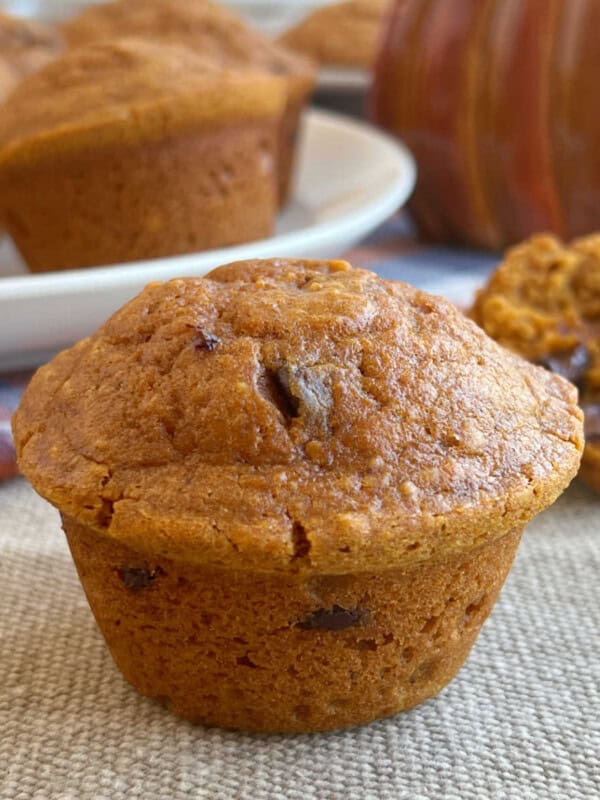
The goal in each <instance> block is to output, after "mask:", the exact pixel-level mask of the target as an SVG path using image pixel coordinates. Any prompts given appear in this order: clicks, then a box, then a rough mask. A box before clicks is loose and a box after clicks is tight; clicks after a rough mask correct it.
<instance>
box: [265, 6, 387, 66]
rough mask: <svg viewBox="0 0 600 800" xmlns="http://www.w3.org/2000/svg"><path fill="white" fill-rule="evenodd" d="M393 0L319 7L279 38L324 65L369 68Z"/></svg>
mask: <svg viewBox="0 0 600 800" xmlns="http://www.w3.org/2000/svg"><path fill="white" fill-rule="evenodd" d="M390 2H391V0H344V2H342V3H334V4H332V5H326V6H323V7H321V8H317V9H316V10H315V11H313V12H312V13H311V14H309V15H308V16H307V17H305V18H304V19H303V20H302V21H301V22H300V23H298V25H296V26H295V27H294V28H291V29H290V30H288V31H286V32H285V33H284V34H283V35H282V36H280V38H279V42H280V43H281V44H284V45H287V46H288V47H290V48H291V49H293V50H296V51H298V52H300V53H303V54H304V55H307V56H310V57H311V58H313V59H314V60H315V61H317V62H318V63H319V64H321V65H332V66H340V65H343V66H349V67H364V68H369V67H371V66H372V65H373V63H374V61H375V57H376V55H377V46H378V44H379V39H380V35H381V29H382V26H383V18H384V14H385V11H386V9H387V8H388V6H389V5H390Z"/></svg>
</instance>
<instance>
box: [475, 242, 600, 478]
mask: <svg viewBox="0 0 600 800" xmlns="http://www.w3.org/2000/svg"><path fill="white" fill-rule="evenodd" d="M471 316H472V317H473V319H474V320H475V321H476V322H477V323H478V324H479V325H480V326H481V327H482V328H483V329H484V330H485V332H486V333H487V334H488V335H489V336H491V337H492V338H494V339H496V341H498V342H499V343H500V344H502V345H504V346H505V347H508V348H509V349H510V350H513V351H514V352H516V353H519V354H520V355H522V356H524V357H525V358H528V359H529V360H530V361H533V362H534V363H539V364H542V365H544V366H546V367H547V368H548V369H551V370H553V371H555V372H558V373H559V374H562V375H564V377H567V378H569V379H570V380H571V381H572V382H573V383H575V384H576V385H577V386H578V387H579V389H580V392H581V405H582V407H583V409H584V412H585V429H586V448H585V453H584V457H583V462H582V467H581V476H582V477H583V478H584V480H585V481H586V482H587V483H589V484H590V485H591V486H592V487H593V488H595V489H596V490H600V236H599V235H594V236H588V237H586V238H583V239H578V240H575V241H574V242H572V243H571V244H570V245H563V244H562V243H561V242H560V241H558V239H555V238H554V237H552V236H535V237H533V238H531V239H529V240H527V241H526V242H524V243H523V244H520V245H518V246H517V247H514V248H512V249H511V250H509V251H508V253H507V255H506V257H505V259H504V261H503V262H502V263H501V264H500V266H499V267H498V269H497V270H496V271H495V272H494V274H493V275H492V277H491V278H490V280H489V281H488V283H487V285H486V286H485V287H484V288H483V289H482V290H481V291H480V292H479V293H478V295H477V298H476V300H475V304H474V306H473V309H472V311H471Z"/></svg>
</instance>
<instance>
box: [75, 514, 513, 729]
mask: <svg viewBox="0 0 600 800" xmlns="http://www.w3.org/2000/svg"><path fill="white" fill-rule="evenodd" d="M63 527H64V530H65V533H66V535H67V539H68V542H69V546H70V548H71V552H72V554H73V558H74V560H75V564H76V566H77V570H78V572H79V577H80V579H81V582H82V585H83V588H84V590H85V592H86V595H87V598H88V601H89V603H90V606H91V608H92V611H93V613H94V615H95V617H96V620H97V622H98V625H99V627H100V629H101V631H102V633H103V635H104V637H105V639H106V642H107V644H108V646H109V648H110V651H111V653H112V656H113V658H114V660H115V662H116V664H117V666H118V667H119V669H120V670H121V672H122V673H123V675H124V676H125V678H126V679H127V680H128V681H129V682H130V683H131V684H132V685H133V686H134V687H135V688H136V689H137V690H138V691H139V692H140V693H141V694H143V695H145V696H147V697H151V698H154V699H156V700H158V701H160V702H161V703H163V704H164V705H166V706H167V707H168V708H169V710H170V711H172V712H174V713H175V714H178V715H180V716H182V717H185V718H186V719H189V720H192V721H193V722H198V723H203V724H205V725H209V726H218V727H223V728H234V729H243V730H249V731H263V732H311V731H319V730H331V729H335V728H344V727H348V726H352V725H358V724H361V723H365V722H369V721H371V720H374V719H376V718H379V717H385V716H388V715H391V714H394V713H396V712H398V711H402V710H405V709H408V708H411V707H412V706H415V705H417V704H418V703H420V702H422V701H423V700H425V699H426V698H428V697H431V696H432V695H434V694H436V693H437V692H439V691H440V689H442V688H443V687H444V686H445V685H446V684H447V683H448V682H449V681H450V680H451V679H452V678H453V677H454V675H455V674H456V673H457V671H458V670H459V668H460V666H461V665H462V663H463V662H464V660H465V658H466V657H467V655H468V653H469V650H470V649H471V646H472V644H473V642H474V641H475V639H476V638H477V635H478V633H479V630H480V628H481V626H482V624H483V622H484V620H485V619H486V617H487V615H488V614H489V612H490V610H491V608H492V605H493V604H494V601H495V600H496V597H497V595H498V592H499V591H500V588H501V587H502V584H503V582H504V579H505V577H506V575H507V573H508V571H509V569H510V566H511V563H512V561H513V558H514V555H515V552H516V549H517V546H518V543H519V540H520V537H521V531H520V530H515V531H512V532H511V533H509V534H506V535H504V536H503V537H501V538H499V539H496V540H494V541H492V542H489V543H488V544H486V545H484V546H482V547H480V548H478V549H477V550H474V551H471V552H469V553H467V554H461V555H458V556H455V557H453V558H452V559H448V560H445V561H442V562H438V563H431V562H429V561H427V562H423V563H420V564H417V565H416V566H415V567H413V568H412V569H410V570H394V569H391V570H388V571H386V572H378V573H373V572H371V573H364V574H363V573H361V574H358V573H357V574H353V575H338V576H308V575H304V576H303V575H302V574H301V573H298V574H275V573H269V574H267V573H263V574H258V573H247V572H239V571H227V572H226V571H223V570H220V571H219V570H214V569H208V568H201V567H198V566H195V567H192V566H187V565H184V564H180V563H175V562H172V561H169V560H166V559H160V560H158V561H149V560H148V559H147V558H146V557H144V556H141V555H139V554H136V553H135V552H133V551H132V550H130V549H128V548H126V547H124V546H122V545H121V544H119V543H118V542H115V541H114V540H111V539H110V538H109V537H107V536H104V535H102V534H100V533H97V532H96V531H94V530H92V529H90V528H88V527H86V526H83V525H81V524H79V523H77V522H76V521H75V520H73V519H71V518H69V517H66V516H63Z"/></svg>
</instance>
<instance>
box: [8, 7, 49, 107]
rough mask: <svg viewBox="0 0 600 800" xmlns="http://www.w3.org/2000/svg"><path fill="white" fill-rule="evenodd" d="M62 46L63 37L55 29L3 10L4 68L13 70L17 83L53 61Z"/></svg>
mask: <svg viewBox="0 0 600 800" xmlns="http://www.w3.org/2000/svg"><path fill="white" fill-rule="evenodd" d="M62 49H63V38H62V36H61V34H60V33H59V32H58V31H57V30H55V29H54V28H51V27H49V26H47V25H42V24H41V23H39V22H33V21H32V20H26V19H19V18H17V17H10V16H8V15H7V14H2V13H0V70H2V72H4V71H5V70H10V71H11V72H12V73H13V75H14V79H15V82H16V81H17V80H18V79H19V78H21V77H22V76H24V75H28V74H29V73H30V72H35V71H36V70H38V69H40V67H43V66H44V64H47V63H48V61H52V60H53V59H54V58H56V57H57V56H58V55H59V53H60V52H61V50H62ZM1 92H2V88H1V86H0V93H1ZM1 96H2V95H1V94H0V97H1Z"/></svg>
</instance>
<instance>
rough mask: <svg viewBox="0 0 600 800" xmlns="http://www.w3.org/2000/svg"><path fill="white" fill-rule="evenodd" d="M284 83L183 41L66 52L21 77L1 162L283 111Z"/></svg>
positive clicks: (4, 126)
mask: <svg viewBox="0 0 600 800" xmlns="http://www.w3.org/2000/svg"><path fill="white" fill-rule="evenodd" d="M284 103H285V82H284V81H283V80H282V79H280V78H277V77H275V76H272V75H268V74H266V73H250V72H248V71H241V70H234V69H229V70H223V69H221V68H219V67H217V66H216V65H215V64H214V63H211V62H210V61H208V60H206V59H204V58H202V57H201V56H198V55H197V54H195V53H193V52H192V51H191V50H188V49H187V48H186V47H183V46H179V45H166V44H159V43H157V42H151V41H145V40H138V39H122V40H116V41H111V42H101V43H98V44H95V45H90V46H89V47H87V48H82V49H80V50H73V51H71V52H68V53H67V54H66V55H64V56H63V57H62V58H60V59H58V60H56V61H53V62H52V63H51V64H48V65H47V66H46V67H44V68H43V69H42V70H41V71H39V72H37V73H36V74H35V75H31V76H30V77H29V78H27V79H26V80H24V81H23V82H22V83H21V84H20V85H19V86H18V87H17V89H16V90H15V91H14V92H13V93H12V95H11V96H10V98H9V99H8V100H7V102H6V105H5V106H4V108H3V110H2V116H1V117H0V149H1V151H0V164H2V163H3V162H5V161H7V160H8V161H14V160H15V159H17V160H20V159H23V158H34V157H35V156H36V155H37V154H38V153H44V154H47V153H48V152H49V151H50V152H52V153H54V152H56V151H58V152H62V151H63V150H64V149H68V148H69V147H71V146H73V145H74V144H76V145H77V146H81V145H82V144H86V143H89V144H91V145H92V146H93V147H94V148H96V147H98V146H100V145H101V144H102V143H103V142H105V141H114V140H115V139H118V140H119V141H123V142H126V141H137V140H138V139H147V138H149V137H153V136H159V137H162V136H164V135H166V134H168V133H169V132H170V131H171V130H173V129H180V128H182V127H185V126H186V125H190V126H192V125H195V124H197V123H198V122H199V121H201V122H202V123H203V124H204V123H210V122H219V121H221V120H223V119H228V120H229V119H231V120H236V119H247V118H254V117H262V116H278V115H280V114H281V113H282V111H283V107H284Z"/></svg>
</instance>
